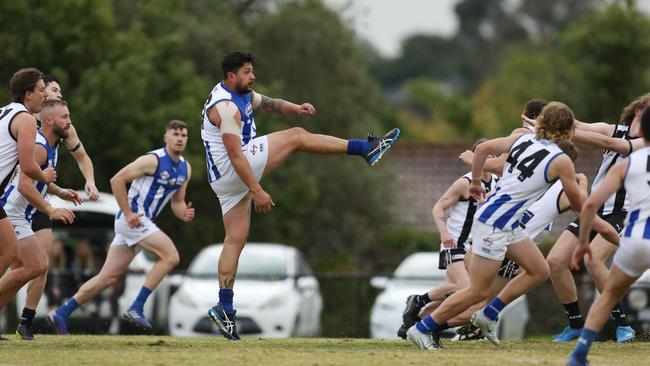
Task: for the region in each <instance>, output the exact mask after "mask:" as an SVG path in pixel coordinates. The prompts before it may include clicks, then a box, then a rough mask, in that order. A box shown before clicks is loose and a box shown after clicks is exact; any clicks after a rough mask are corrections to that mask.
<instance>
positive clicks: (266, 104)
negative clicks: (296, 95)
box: [260, 95, 284, 113]
mask: <svg viewBox="0 0 650 366" xmlns="http://www.w3.org/2000/svg"><path fill="white" fill-rule="evenodd" d="M282 104H284V100H282V99H273V98H269V97H267V96H266V95H262V102H261V103H260V108H261V109H262V110H263V111H265V112H273V113H281V112H282Z"/></svg>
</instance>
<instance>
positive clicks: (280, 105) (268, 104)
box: [252, 91, 316, 116]
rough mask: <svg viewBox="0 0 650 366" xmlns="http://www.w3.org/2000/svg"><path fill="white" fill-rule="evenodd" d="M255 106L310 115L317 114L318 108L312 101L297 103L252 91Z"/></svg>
mask: <svg viewBox="0 0 650 366" xmlns="http://www.w3.org/2000/svg"><path fill="white" fill-rule="evenodd" d="M252 93H253V94H252V99H253V108H255V109H259V110H261V111H264V112H269V113H277V114H282V115H285V116H286V115H308V116H313V115H314V114H316V109H315V108H314V106H313V105H311V104H310V103H303V104H300V105H299V104H295V103H291V102H288V101H286V100H283V99H273V98H269V97H267V96H266V95H263V94H259V93H256V92H254V91H253V92H252Z"/></svg>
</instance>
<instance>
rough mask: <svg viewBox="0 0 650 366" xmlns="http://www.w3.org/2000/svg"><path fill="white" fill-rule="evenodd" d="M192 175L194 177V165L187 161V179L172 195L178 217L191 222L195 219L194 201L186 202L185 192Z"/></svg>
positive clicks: (175, 213)
mask: <svg viewBox="0 0 650 366" xmlns="http://www.w3.org/2000/svg"><path fill="white" fill-rule="evenodd" d="M190 177H192V167H191V166H190V163H189V162H188V163H187V180H185V182H183V185H181V188H179V189H178V191H176V193H174V195H173V196H172V212H173V213H174V215H176V217H178V218H179V219H180V220H181V221H185V222H190V221H192V219H194V208H193V207H192V202H189V203H185V192H187V184H188V183H189V182H190Z"/></svg>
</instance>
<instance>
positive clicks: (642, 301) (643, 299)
mask: <svg viewBox="0 0 650 366" xmlns="http://www.w3.org/2000/svg"><path fill="white" fill-rule="evenodd" d="M627 304H628V306H629V307H630V309H632V310H635V311H639V310H643V309H645V308H646V306H648V294H647V293H646V292H645V290H643V289H638V288H637V289H632V290H630V293H629V294H628V295H627Z"/></svg>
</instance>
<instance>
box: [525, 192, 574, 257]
mask: <svg viewBox="0 0 650 366" xmlns="http://www.w3.org/2000/svg"><path fill="white" fill-rule="evenodd" d="M562 192H564V187H562V182H560V181H559V180H557V181H556V182H555V183H553V185H552V186H551V187H550V188H549V189H548V190H546V192H544V194H543V195H542V197H540V198H539V199H538V200H537V201H535V202H534V203H533V204H532V205H531V206H530V207H529V208H528V209H527V210H526V211H524V214H523V215H522V217H521V219H520V220H519V221H520V223H521V227H522V228H523V229H524V231H525V232H526V234H528V237H529V238H531V239H533V241H534V242H535V243H536V244H539V243H541V241H542V240H544V238H545V237H546V235H548V233H549V232H550V231H551V229H552V228H553V221H554V220H555V219H556V218H557V217H558V216H559V215H560V214H561V213H562V212H561V211H560V197H561V196H562Z"/></svg>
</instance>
